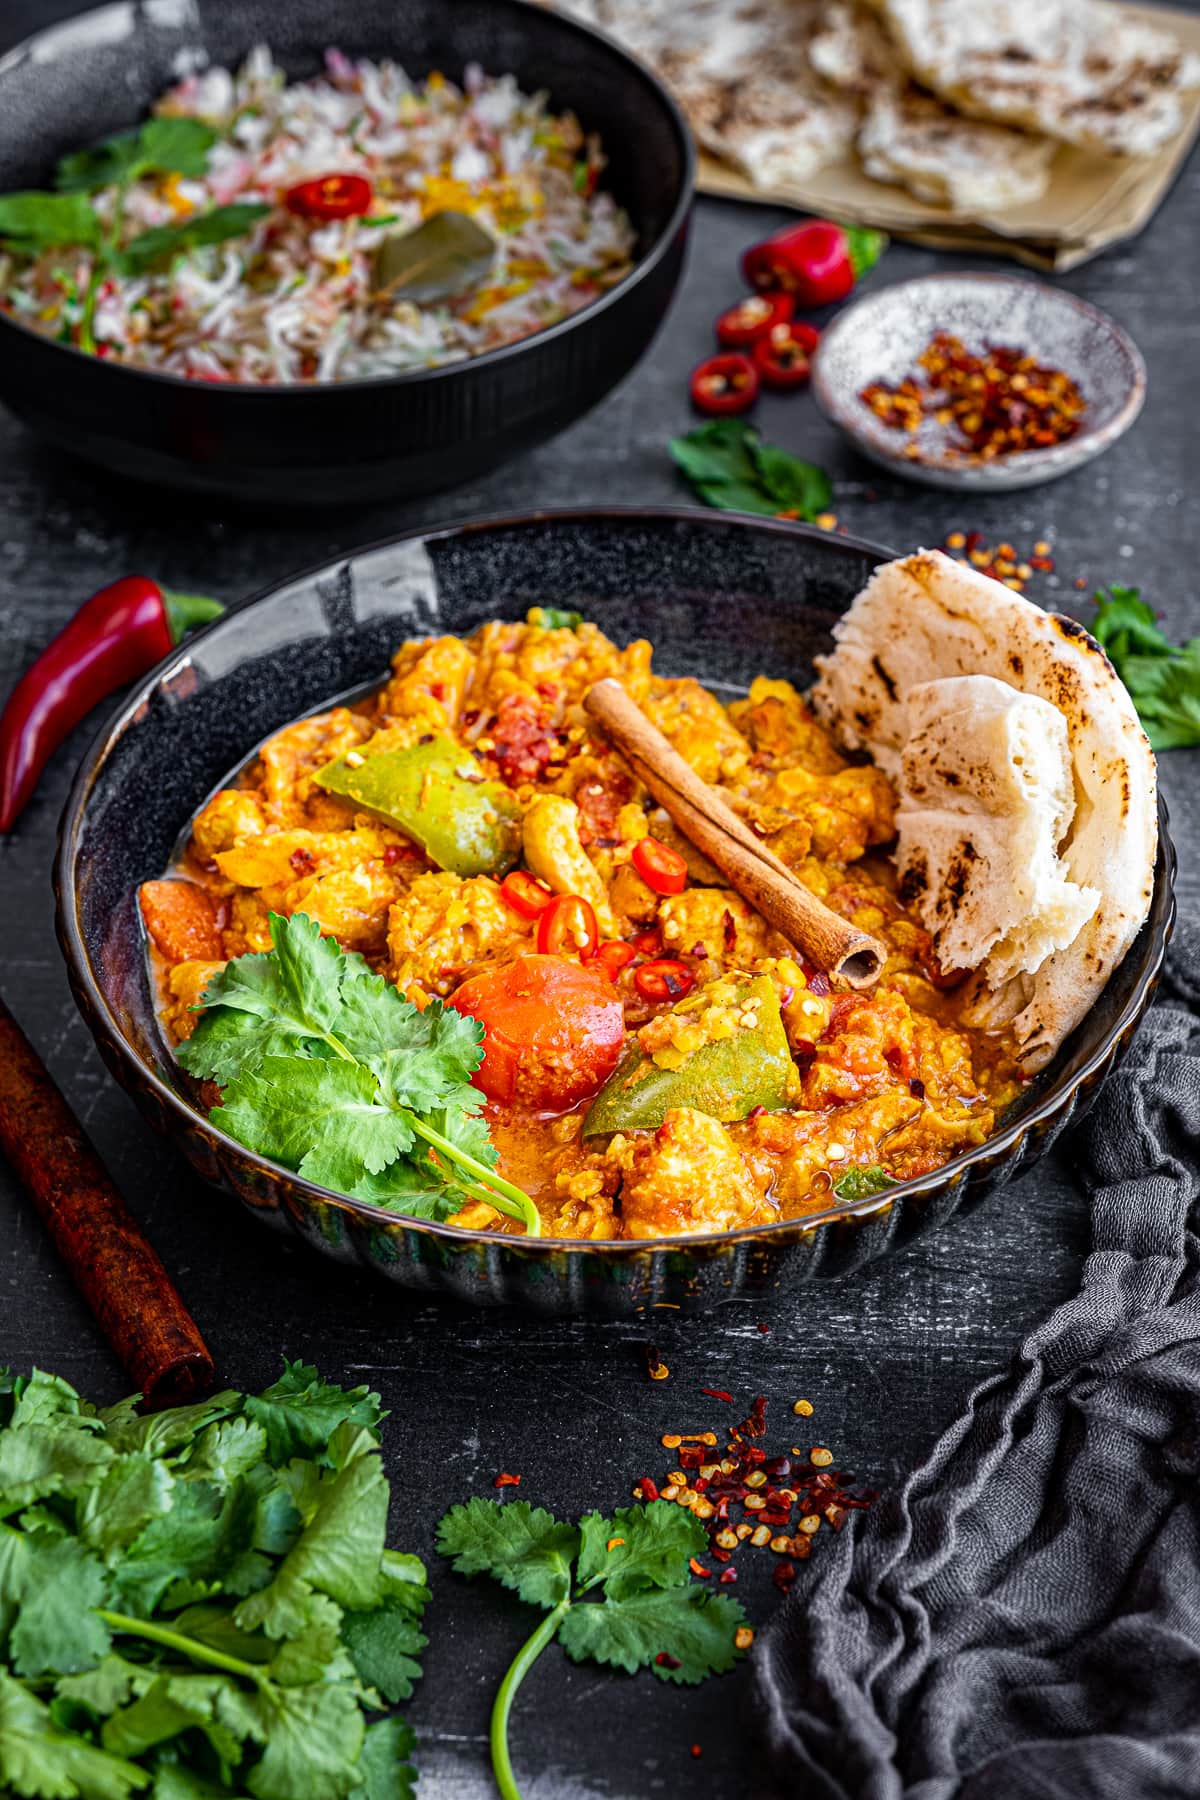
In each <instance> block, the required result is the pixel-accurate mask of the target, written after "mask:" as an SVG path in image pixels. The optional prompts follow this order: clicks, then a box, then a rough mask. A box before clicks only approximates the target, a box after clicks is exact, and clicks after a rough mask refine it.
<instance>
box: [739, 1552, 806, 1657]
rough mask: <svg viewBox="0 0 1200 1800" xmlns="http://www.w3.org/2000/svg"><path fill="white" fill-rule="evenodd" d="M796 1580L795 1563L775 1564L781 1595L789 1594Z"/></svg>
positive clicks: (775, 1580) (775, 1577) (776, 1583)
mask: <svg viewBox="0 0 1200 1800" xmlns="http://www.w3.org/2000/svg"><path fill="white" fill-rule="evenodd" d="M795 1579H796V1565H795V1563H794V1562H791V1561H788V1562H778V1563H776V1564H775V1573H774V1576H773V1580H774V1582H775V1586H776V1587H777V1588H778V1589H779V1591H780V1593H781V1594H786V1593H787V1591H788V1589H789V1588H790V1587H791V1585H792V1583H793V1582H794V1581H795ZM734 1641H735V1642H736V1641H737V1640H736V1639H735V1640H734Z"/></svg>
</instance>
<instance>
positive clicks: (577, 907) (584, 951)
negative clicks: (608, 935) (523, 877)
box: [537, 894, 600, 959]
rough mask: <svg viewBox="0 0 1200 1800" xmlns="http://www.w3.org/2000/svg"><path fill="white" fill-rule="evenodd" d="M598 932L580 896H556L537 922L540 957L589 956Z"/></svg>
mask: <svg viewBox="0 0 1200 1800" xmlns="http://www.w3.org/2000/svg"><path fill="white" fill-rule="evenodd" d="M599 937H600V933H599V930H598V929H597V926H596V913H595V910H594V908H593V906H592V904H591V902H590V901H589V900H585V899H584V898H583V895H582V894H560V895H559V896H558V898H557V900H554V901H552V902H551V904H550V905H549V906H548V907H547V908H546V910H545V912H543V914H542V916H541V919H540V920H539V921H538V931H537V947H538V949H539V950H540V951H541V953H542V955H543V956H582V957H583V958H585V959H586V958H587V957H589V956H591V955H592V953H593V951H594V950H595V948H596V944H597V942H598V940H599Z"/></svg>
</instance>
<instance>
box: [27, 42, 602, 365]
mask: <svg viewBox="0 0 1200 1800" xmlns="http://www.w3.org/2000/svg"><path fill="white" fill-rule="evenodd" d="M325 60H326V70H325V73H324V75H322V76H319V77H317V78H315V79H313V80H310V81H301V82H292V83H288V81H287V79H286V77H285V76H284V74H283V73H282V71H281V70H279V69H277V68H276V67H275V65H274V63H273V62H272V60H271V56H270V53H269V51H268V50H267V49H266V48H265V47H260V48H258V49H256V50H254V51H253V52H252V53H251V55H250V56H249V57H248V58H247V60H246V62H245V64H244V66H243V67H242V68H241V70H240V71H239V72H238V73H237V74H236V75H234V74H232V73H231V72H230V71H229V70H228V69H208V70H205V71H203V72H201V73H198V74H192V75H189V76H188V77H187V79H186V80H184V81H182V82H180V84H179V85H178V86H177V87H174V88H172V89H171V90H170V91H169V92H168V93H166V94H165V95H164V96H163V97H162V99H161V100H160V101H159V102H158V104H157V105H156V107H155V115H156V117H158V118H193V119H197V120H200V121H203V122H204V123H205V124H206V125H208V126H210V127H211V128H212V129H213V130H214V131H215V133H216V138H215V141H214V142H213V144H212V146H211V148H210V149H209V151H208V156H207V168H206V171H205V173H204V174H203V176H202V178H189V177H188V176H185V175H182V174H178V173H175V174H170V173H166V174H164V173H153V174H143V175H140V176H139V177H138V178H137V179H135V180H133V181H131V182H128V183H127V184H125V185H124V186H122V185H121V184H116V183H114V184H112V185H110V186H108V187H102V188H100V189H98V190H97V191H95V192H93V193H92V194H91V195H90V202H91V205H92V207H93V209H94V212H95V215H96V218H97V221H98V224H99V229H100V231H101V233H102V234H107V235H108V238H109V240H110V242H113V243H116V244H118V245H122V244H123V245H128V244H129V243H130V242H131V241H132V240H133V239H134V238H135V237H136V236H138V235H139V234H145V233H146V232H147V231H148V230H150V229H152V228H156V227H163V226H166V227H173V226H177V225H179V224H180V223H181V222H186V221H188V220H190V219H200V218H202V217H203V216H204V215H206V214H207V213H209V212H211V211H212V209H214V208H221V207H228V206H230V205H231V204H233V205H236V204H238V203H245V202H261V203H265V204H266V205H267V206H269V208H270V210H269V212H266V213H264V214H262V216H259V217H257V218H256V219H255V220H254V221H253V222H252V223H251V224H250V226H249V228H248V229H247V230H246V231H245V232H244V233H242V234H240V235H237V236H234V237H227V238H226V239H225V241H223V242H220V243H216V244H212V245H209V246H207V247H188V248H185V249H184V250H182V251H181V252H180V253H178V254H174V255H172V256H170V257H169V259H167V260H166V261H165V262H164V263H162V264H161V265H160V266H155V267H154V268H153V269H151V270H150V271H149V272H146V273H140V274H139V273H134V274H131V273H128V272H126V271H124V270H122V269H121V268H119V267H117V266H114V263H113V261H112V259H110V260H109V261H108V262H107V263H103V264H102V263H101V261H100V260H99V259H97V258H96V257H94V256H93V254H92V252H91V251H89V250H88V249H87V248H85V247H82V246H78V245H76V246H63V247H59V246H55V247H53V248H38V249H37V250H36V251H33V250H30V249H29V248H28V247H27V246H26V247H23V246H20V245H14V244H13V243H12V242H11V241H9V242H8V243H7V244H6V245H5V246H3V247H2V248H0V306H2V307H3V308H4V309H5V310H6V311H8V312H9V313H10V314H12V315H14V316H16V317H18V318H20V319H21V320H22V321H23V322H24V323H25V324H27V325H30V326H32V327H33V329H35V330H37V331H40V332H42V333H44V334H45V335H46V336H49V337H53V338H58V339H59V340H60V341H63V342H67V343H71V344H75V345H77V346H78V347H81V348H84V349H94V350H95V351H96V353H97V354H98V355H101V356H106V355H107V356H112V357H114V358H119V359H120V360H121V361H123V362H127V363H131V364H133V365H135V366H136V367H138V368H143V369H154V370H158V371H161V372H165V373H170V374H173V375H183V376H190V377H192V378H195V379H199V380H207V381H238V382H254V383H278V382H335V381H347V380H353V379H361V378H363V377H371V376H380V375H389V374H395V373H399V372H402V371H404V370H410V369H421V368H429V367H431V366H434V365H436V364H440V363H449V362H457V361H461V360H463V359H464V358H467V357H471V356H475V355H478V354H479V353H480V352H481V351H485V350H490V349H493V348H495V347H496V346H497V345H500V344H506V343H510V342H512V341H513V340H514V339H517V338H523V337H527V336H528V335H529V334H530V333H532V332H536V331H540V330H542V329H543V328H544V327H546V326H548V325H552V324H554V323H556V322H557V321H558V320H560V319H563V318H565V317H567V315H568V314H570V313H574V312H577V311H578V310H579V309H580V308H581V307H583V306H586V305H587V304H588V302H589V301H590V300H593V299H595V298H596V296H597V295H598V294H600V293H602V292H603V291H604V290H606V289H608V288H610V287H612V286H613V285H614V284H615V283H616V282H618V281H620V280H621V279H622V277H623V276H624V275H626V274H627V273H628V272H629V269H630V267H631V258H632V255H633V249H634V236H633V231H632V228H631V226H630V223H629V220H628V219H627V217H626V216H625V214H624V213H623V212H622V211H621V209H620V207H619V206H618V205H617V204H616V202H615V201H614V199H613V197H612V195H611V194H608V193H605V192H603V191H596V180H597V177H598V175H599V172H600V170H601V168H602V167H603V157H602V154H601V148H600V144H599V141H598V140H597V139H596V138H595V137H586V136H585V134H584V132H583V130H582V128H581V127H580V125H579V123H578V121H577V120H576V119H575V117H574V116H573V115H572V114H570V113H565V114H554V113H552V112H550V111H549V109H548V106H547V100H546V96H545V95H544V94H540V95H533V96H530V95H527V94H523V93H522V92H521V90H520V89H519V87H518V86H517V83H516V81H515V80H514V78H513V77H512V76H511V75H501V76H490V75H485V74H484V73H483V71H482V70H481V69H479V68H478V67H475V66H471V67H468V68H467V70H466V71H465V74H464V77H463V84H462V86H461V88H460V87H456V86H455V85H454V84H453V83H452V82H451V81H449V80H447V79H446V78H444V77H443V76H442V75H440V74H436V73H435V74H432V75H430V76H429V77H428V79H427V80H425V81H422V82H416V81H413V80H410V78H409V77H408V76H407V75H406V74H405V73H404V70H403V69H402V68H400V67H399V66H398V65H397V64H395V63H391V62H380V63H374V62H366V61H354V60H351V59H350V58H348V57H346V56H344V55H342V54H341V53H340V52H339V51H336V50H330V51H329V52H327V54H326V59H325ZM330 174H336V175H337V176H339V177H343V176H354V177H364V178H365V179H366V181H367V182H369V183H370V190H371V197H370V204H369V209H368V210H367V211H366V212H365V213H364V214H362V215H361V216H357V217H348V218H333V219H329V220H323V219H320V218H311V217H305V216H298V215H297V213H296V212H295V211H294V210H292V209H291V208H290V207H289V205H288V204H287V202H286V199H285V196H287V195H288V193H289V190H294V189H295V188H296V186H297V185H298V184H300V183H303V182H306V181H311V180H314V179H316V178H320V177H324V176H327V175H330ZM360 191H361V190H360ZM444 212H454V213H458V214H463V213H465V214H469V215H470V216H471V217H472V218H473V219H474V220H475V221H476V222H477V223H478V224H479V225H481V226H482V227H483V228H484V229H485V230H486V231H487V232H488V233H489V234H490V236H491V237H492V238H494V240H495V251H494V256H493V258H492V262H491V267H490V269H488V270H487V271H486V273H485V274H483V275H482V277H481V278H480V277H476V279H475V280H474V282H473V284H472V285H471V286H468V287H466V288H465V289H464V290H463V291H461V292H456V293H454V294H453V295H451V296H450V297H449V298H445V299H440V298H439V299H430V300H429V301H428V302H426V303H419V302H417V301H416V300H407V299H405V298H403V296H402V295H401V296H400V297H397V296H396V295H395V294H394V293H392V294H389V293H386V292H381V291H380V287H379V281H378V276H377V269H376V255H377V251H378V246H379V245H380V243H381V241H382V240H384V239H385V238H387V237H389V236H391V235H393V234H400V233H403V232H405V231H407V230H412V229H415V228H416V227H418V226H420V225H421V224H422V222H423V221H424V220H427V219H429V218H431V217H433V216H434V215H435V214H440V213H444ZM485 254H486V252H485Z"/></svg>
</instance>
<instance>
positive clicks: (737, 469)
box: [669, 419, 833, 521]
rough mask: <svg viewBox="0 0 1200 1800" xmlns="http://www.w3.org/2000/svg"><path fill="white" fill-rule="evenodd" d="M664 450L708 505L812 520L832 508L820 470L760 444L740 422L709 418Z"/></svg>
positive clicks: (786, 452) (829, 490) (752, 431)
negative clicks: (709, 420) (709, 419)
mask: <svg viewBox="0 0 1200 1800" xmlns="http://www.w3.org/2000/svg"><path fill="white" fill-rule="evenodd" d="M669 447H670V451H671V455H672V456H673V457H674V459H675V461H676V463H677V464H678V465H679V467H680V468H681V469H682V470H683V473H684V475H686V477H687V479H688V481H689V482H690V483H691V485H692V487H693V488H694V489H695V491H696V493H697V494H698V495H699V496H700V498H701V499H702V500H703V501H704V503H705V504H706V505H707V506H716V507H719V508H721V509H722V510H723V511H726V512H748V513H760V514H762V515H763V516H764V517H767V518H774V517H777V516H778V515H779V514H781V513H785V514H787V515H788V517H792V518H798V519H806V520H809V521H811V520H813V519H815V518H816V517H817V515H818V514H819V513H822V512H827V511H828V509H829V507H830V506H831V505H832V504H833V487H832V485H831V483H830V480H829V477H828V475H826V473H825V471H824V469H821V468H818V467H817V465H816V464H815V463H808V462H803V461H801V459H800V458H799V457H798V456H793V455H792V454H791V452H790V451H789V450H781V449H780V448H779V447H778V445H776V444H764V443H763V441H762V439H761V437H760V436H759V433H758V432H757V431H756V430H755V428H754V426H753V425H747V424H745V423H744V422H743V421H742V420H740V419H713V420H712V421H711V422H710V423H709V424H707V425H698V426H697V427H696V429H695V431H689V432H688V434H687V436H686V437H679V438H672V439H671V442H670V446H669Z"/></svg>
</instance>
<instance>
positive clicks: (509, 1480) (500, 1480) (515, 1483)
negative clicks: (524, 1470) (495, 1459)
mask: <svg viewBox="0 0 1200 1800" xmlns="http://www.w3.org/2000/svg"><path fill="white" fill-rule="evenodd" d="M520 1485H521V1477H520V1476H519V1475H509V1474H508V1473H507V1472H506V1471H505V1470H503V1469H502V1470H501V1471H500V1473H499V1475H497V1477H496V1479H495V1481H493V1483H492V1486H493V1487H498V1488H506V1487H520Z"/></svg>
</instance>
